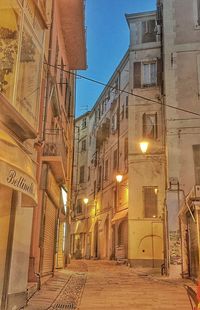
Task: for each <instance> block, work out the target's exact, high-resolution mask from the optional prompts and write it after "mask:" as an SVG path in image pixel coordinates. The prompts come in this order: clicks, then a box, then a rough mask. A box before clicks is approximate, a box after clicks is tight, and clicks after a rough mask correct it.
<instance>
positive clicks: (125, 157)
mask: <svg viewBox="0 0 200 310" xmlns="http://www.w3.org/2000/svg"><path fill="white" fill-rule="evenodd" d="M127 159H128V138H125V139H124V160H125V161H126V160H127Z"/></svg>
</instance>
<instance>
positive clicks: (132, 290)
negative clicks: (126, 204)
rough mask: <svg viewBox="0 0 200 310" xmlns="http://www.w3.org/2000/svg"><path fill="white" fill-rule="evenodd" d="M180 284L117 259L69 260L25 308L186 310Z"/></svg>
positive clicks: (42, 309) (37, 309) (188, 306)
mask: <svg viewBox="0 0 200 310" xmlns="http://www.w3.org/2000/svg"><path fill="white" fill-rule="evenodd" d="M183 284H184V282H183V281H182V280H176V279H168V278H163V277H161V276H159V277H158V276H156V275H153V276H152V275H150V273H149V271H147V270H146V271H145V270H143V269H140V270H139V269H133V268H128V267H127V266H125V265H117V264H116V262H110V261H109V262H108V261H93V260H87V261H84V260H81V261H72V263H71V264H70V265H69V267H68V268H67V269H66V270H64V271H60V272H58V273H57V274H56V275H55V277H54V278H53V279H50V280H49V281H48V282H47V284H46V285H43V287H42V290H41V291H39V292H37V293H36V294H35V295H34V296H33V297H32V298H31V300H30V301H29V304H28V307H27V308H26V309H27V310H45V309H51V310H53V309H77V310H78V309H79V310H101V309H102V310H108V309H109V310H124V309H125V310H138V309H141V310H147V309H148V310H154V309H155V310H158V309H159V310H172V309H173V310H189V309H190V304H189V301H188V298H187V295H186V292H185V289H184V288H183Z"/></svg>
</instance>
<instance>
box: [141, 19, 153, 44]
mask: <svg viewBox="0 0 200 310" xmlns="http://www.w3.org/2000/svg"><path fill="white" fill-rule="evenodd" d="M149 42H156V21H155V19H151V20H146V21H143V22H142V43H149Z"/></svg>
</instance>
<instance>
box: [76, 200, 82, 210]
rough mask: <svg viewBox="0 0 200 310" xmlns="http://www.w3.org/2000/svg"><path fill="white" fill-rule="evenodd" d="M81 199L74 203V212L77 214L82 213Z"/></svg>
mask: <svg viewBox="0 0 200 310" xmlns="http://www.w3.org/2000/svg"><path fill="white" fill-rule="evenodd" d="M82 211H83V210H82V200H81V199H78V200H77V204H76V213H77V214H80V213H82Z"/></svg>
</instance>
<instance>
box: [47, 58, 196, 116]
mask: <svg viewBox="0 0 200 310" xmlns="http://www.w3.org/2000/svg"><path fill="white" fill-rule="evenodd" d="M44 65H47V66H49V67H53V68H56V69H58V70H60V71H63V72H65V73H68V74H71V75H73V76H75V77H79V78H81V79H84V80H87V81H89V82H92V83H95V84H98V85H101V86H104V87H105V88H108V89H112V90H115V91H119V92H121V93H125V94H127V95H131V96H134V97H137V98H140V99H143V100H146V101H149V102H153V103H156V104H160V105H162V106H165V107H168V108H171V109H174V110H177V111H181V112H185V113H189V114H193V115H197V116H200V113H196V112H193V111H190V110H186V109H183V108H178V107H174V106H172V105H170V104H166V103H162V102H161V101H157V100H154V99H151V98H148V97H145V96H141V95H138V94H134V93H133V92H129V91H126V90H122V89H119V88H118V87H115V86H111V85H109V84H106V83H103V82H100V81H98V80H95V79H92V78H89V77H86V76H84V75H81V74H78V73H75V72H72V71H70V70H65V69H63V68H60V67H59V66H55V65H52V64H49V63H47V62H44Z"/></svg>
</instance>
